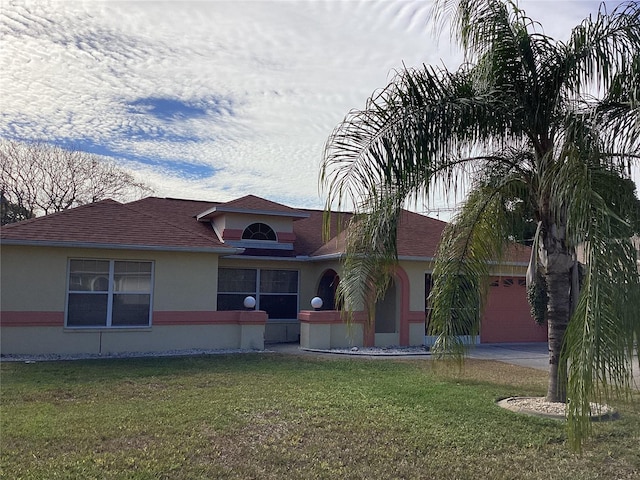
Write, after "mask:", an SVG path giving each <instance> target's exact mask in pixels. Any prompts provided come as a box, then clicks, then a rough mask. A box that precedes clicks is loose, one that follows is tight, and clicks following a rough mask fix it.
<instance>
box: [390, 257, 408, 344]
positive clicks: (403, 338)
mask: <svg viewBox="0 0 640 480" xmlns="http://www.w3.org/2000/svg"><path fill="white" fill-rule="evenodd" d="M393 273H394V276H395V278H396V279H397V280H398V284H399V285H398V286H399V287H400V345H401V346H408V345H409V316H410V315H409V285H410V283H409V276H408V275H407V272H405V271H404V269H403V268H402V267H400V266H398V267H396V269H395V271H394V272H393Z"/></svg>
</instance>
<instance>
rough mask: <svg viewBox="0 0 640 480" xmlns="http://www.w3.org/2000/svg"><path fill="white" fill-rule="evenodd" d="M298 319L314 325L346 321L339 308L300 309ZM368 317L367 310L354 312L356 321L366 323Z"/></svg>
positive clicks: (354, 320)
mask: <svg viewBox="0 0 640 480" xmlns="http://www.w3.org/2000/svg"><path fill="white" fill-rule="evenodd" d="M298 320H300V322H302V323H312V324H314V325H335V324H340V323H344V321H343V320H342V316H341V315H340V312H339V311H338V310H300V312H299V313H298ZM366 320H367V317H366V315H365V312H354V314H353V322H354V323H365V322H366Z"/></svg>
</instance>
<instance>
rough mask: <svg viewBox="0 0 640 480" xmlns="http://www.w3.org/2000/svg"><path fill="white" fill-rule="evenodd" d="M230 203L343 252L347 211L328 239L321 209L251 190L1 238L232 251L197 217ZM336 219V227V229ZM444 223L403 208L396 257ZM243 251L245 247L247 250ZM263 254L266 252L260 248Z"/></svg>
mask: <svg viewBox="0 0 640 480" xmlns="http://www.w3.org/2000/svg"><path fill="white" fill-rule="evenodd" d="M229 205H231V208H233V209H234V210H233V211H236V210H235V209H242V210H245V211H247V212H250V211H251V209H257V210H258V211H259V212H265V211H269V210H267V209H271V210H270V211H274V212H280V213H281V214H291V216H292V219H293V220H296V221H294V223H293V228H294V232H295V235H296V239H295V242H294V250H293V252H292V254H293V256H312V257H318V256H324V255H336V254H340V253H343V252H344V246H345V244H344V237H345V232H344V230H343V228H345V226H346V225H347V223H348V221H349V220H350V218H351V217H352V215H351V214H350V213H338V212H332V213H331V216H330V223H331V235H332V238H331V240H329V241H325V237H324V236H323V226H324V220H323V216H324V212H323V211H321V210H308V209H299V210H297V209H290V208H289V207H286V206H284V205H281V204H278V203H275V202H271V201H269V200H265V199H261V198H259V197H255V196H253V195H248V196H246V197H242V198H240V199H238V200H234V201H232V202H228V203H224V204H221V203H215V202H203V201H196V200H180V199H172V198H157V197H149V198H144V199H142V200H138V201H135V202H131V203H127V204H121V203H118V202H115V201H113V200H103V201H101V202H97V203H93V204H89V205H84V206H82V207H78V208H74V209H71V210H67V211H64V212H60V213H55V214H52V215H48V216H45V217H38V218H35V219H31V220H26V221H24V222H20V223H16V224H12V225H6V226H4V227H2V230H1V236H0V238H1V239H2V242H3V243H34V244H63V245H76V246H77V245H88V246H91V245H93V246H105V247H109V246H113V247H114V248H115V247H119V248H123V247H132V248H145V249H180V250H212V249H213V250H223V251H224V250H227V251H228V252H229V253H234V250H233V249H232V248H231V247H229V246H227V245H225V244H223V243H222V242H220V240H219V239H218V238H217V236H216V234H215V232H214V231H213V229H212V228H211V225H210V224H209V223H208V222H201V221H198V220H197V218H196V217H197V216H198V215H199V214H201V213H202V212H206V211H209V210H211V209H212V208H213V207H217V206H226V207H228V206H229ZM339 224H341V225H342V227H340V228H338V225H339ZM445 225H446V223H445V222H443V221H440V220H436V219H433V218H429V217H426V216H424V215H420V214H417V213H413V212H409V211H404V212H403V214H402V218H401V222H400V228H399V231H398V255H399V256H400V257H415V258H433V257H434V256H435V254H436V251H437V246H438V243H439V241H440V237H441V235H442V231H443V230H444V227H445ZM530 251H531V250H530V249H529V248H528V247H524V246H520V245H515V244H514V245H513V246H512V247H510V249H509V251H508V252H507V255H506V258H505V259H504V260H505V261H511V262H527V261H528V260H529V254H530ZM247 253H249V252H247ZM262 254H265V255H266V254H268V252H266V253H265V252H262Z"/></svg>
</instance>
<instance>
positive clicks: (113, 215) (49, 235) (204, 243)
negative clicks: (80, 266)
mask: <svg viewBox="0 0 640 480" xmlns="http://www.w3.org/2000/svg"><path fill="white" fill-rule="evenodd" d="M136 206H138V207H140V204H138V203H137V202H133V204H122V203H119V202H116V201H114V200H110V199H108V200H102V201H100V202H96V203H91V204H88V205H83V206H80V207H77V208H73V209H70V210H65V211H62V212H58V213H54V214H51V215H46V216H44V217H38V218H33V219H30V220H25V221H23V222H19V223H15V224H10V225H5V226H3V227H2V230H1V232H0V239H1V240H2V243H4V244H7V245H11V244H19V245H48V246H72V247H89V248H120V249H123V248H127V249H129V248H130V249H137V250H140V249H144V250H182V251H211V252H220V253H223V252H224V253H234V252H235V251H237V249H233V248H231V247H229V246H227V245H224V244H223V243H221V242H220V241H219V240H218V238H217V237H216V236H215V235H214V234H213V232H212V231H211V228H210V227H209V232H207V231H206V227H207V225H203V224H199V226H200V227H204V228H200V229H196V228H191V226H189V227H186V224H187V223H189V222H184V223H185V225H181V224H180V223H177V224H176V223H173V222H171V221H170V220H169V221H167V216H164V215H158V214H157V213H158V211H156V212H155V213H156V215H150V214H148V213H146V212H145V211H144V209H142V208H137V209H136ZM169 217H170V219H175V218H180V216H171V215H170V216H169ZM191 223H194V224H197V223H198V222H195V221H193V219H192V222H191ZM198 230H199V231H198Z"/></svg>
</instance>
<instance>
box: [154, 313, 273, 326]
mask: <svg viewBox="0 0 640 480" xmlns="http://www.w3.org/2000/svg"><path fill="white" fill-rule="evenodd" d="M266 322H267V313H266V312H263V311H261V310H247V311H244V310H233V311H224V312H214V311H205V312H188V311H187V312H184V311H165V312H153V322H152V323H153V325H238V324H242V325H264V324H265V323H266Z"/></svg>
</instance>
